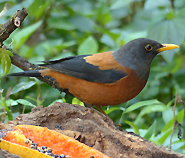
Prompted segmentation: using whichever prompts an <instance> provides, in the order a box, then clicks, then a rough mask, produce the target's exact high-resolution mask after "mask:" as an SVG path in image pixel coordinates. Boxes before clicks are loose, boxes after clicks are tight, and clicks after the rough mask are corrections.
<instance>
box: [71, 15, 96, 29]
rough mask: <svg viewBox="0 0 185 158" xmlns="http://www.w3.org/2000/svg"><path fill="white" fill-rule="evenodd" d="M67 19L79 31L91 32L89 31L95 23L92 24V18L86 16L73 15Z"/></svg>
mask: <svg viewBox="0 0 185 158" xmlns="http://www.w3.org/2000/svg"><path fill="white" fill-rule="evenodd" d="M68 20H69V22H70V23H71V24H73V25H74V26H75V27H76V28H77V29H78V30H79V31H82V32H87V31H89V32H91V31H93V30H94V26H95V24H94V21H92V19H90V18H86V17H83V16H79V15H75V16H72V17H70V18H69V19H68Z"/></svg>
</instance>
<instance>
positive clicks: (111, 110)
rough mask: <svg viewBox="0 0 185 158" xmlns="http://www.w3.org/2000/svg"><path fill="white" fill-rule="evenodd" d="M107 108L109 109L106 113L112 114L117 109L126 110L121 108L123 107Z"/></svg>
mask: <svg viewBox="0 0 185 158" xmlns="http://www.w3.org/2000/svg"><path fill="white" fill-rule="evenodd" d="M107 109H108V110H106V111H105V113H106V114H110V113H111V112H113V111H116V110H122V111H124V110H125V109H124V108H121V107H110V108H107Z"/></svg>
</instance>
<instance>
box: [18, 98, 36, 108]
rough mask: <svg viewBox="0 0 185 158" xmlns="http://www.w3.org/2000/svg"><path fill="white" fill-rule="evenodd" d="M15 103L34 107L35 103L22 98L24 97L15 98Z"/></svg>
mask: <svg viewBox="0 0 185 158" xmlns="http://www.w3.org/2000/svg"><path fill="white" fill-rule="evenodd" d="M16 102H17V103H20V104H22V105H26V106H31V107H36V105H33V104H32V103H30V102H29V101H27V100H24V99H18V100H16Z"/></svg>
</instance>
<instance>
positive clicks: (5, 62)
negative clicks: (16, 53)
mask: <svg viewBox="0 0 185 158" xmlns="http://www.w3.org/2000/svg"><path fill="white" fill-rule="evenodd" d="M10 56H13V54H12V52H10V51H8V50H5V49H3V48H0V63H1V65H2V69H3V74H4V75H6V74H7V73H8V72H9V71H10V67H11V60H10Z"/></svg>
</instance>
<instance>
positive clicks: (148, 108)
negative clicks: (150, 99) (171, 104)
mask: <svg viewBox="0 0 185 158" xmlns="http://www.w3.org/2000/svg"><path fill="white" fill-rule="evenodd" d="M167 109H168V107H166V106H165V105H163V104H162V103H160V104H156V105H155V104H153V105H148V106H146V107H144V108H142V110H141V111H140V113H139V115H138V116H137V118H136V119H135V121H134V123H135V124H136V125H137V124H138V123H139V120H140V119H141V117H142V116H143V115H146V114H149V113H152V112H161V111H165V110H167Z"/></svg>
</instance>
